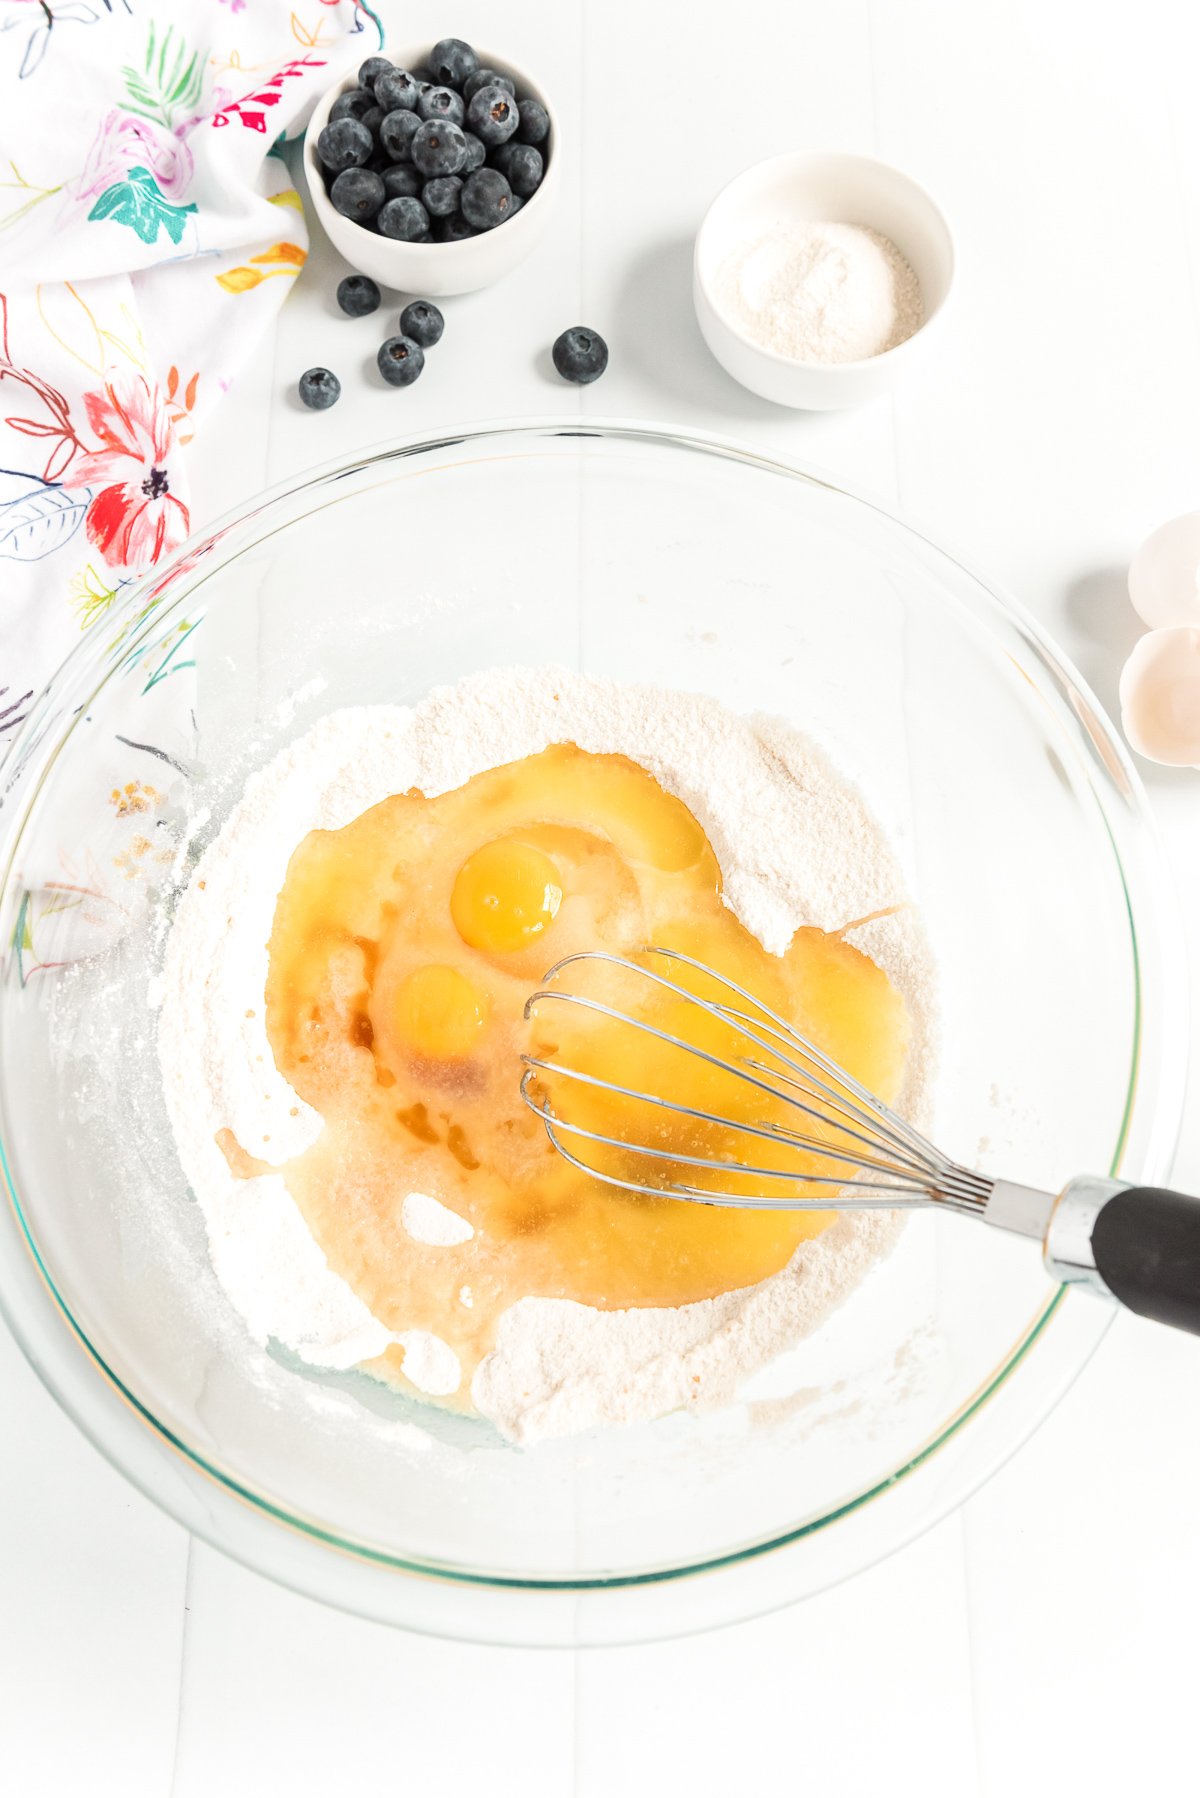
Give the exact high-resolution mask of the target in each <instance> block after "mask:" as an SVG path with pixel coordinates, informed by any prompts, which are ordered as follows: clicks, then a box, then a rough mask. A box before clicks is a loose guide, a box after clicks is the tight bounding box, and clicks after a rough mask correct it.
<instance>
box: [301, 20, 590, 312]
mask: <svg viewBox="0 0 1200 1798" xmlns="http://www.w3.org/2000/svg"><path fill="white" fill-rule="evenodd" d="M556 137H557V132H556V125H555V119H554V114H553V111H552V109H551V107H550V105H549V102H548V101H547V99H546V96H545V94H544V93H543V91H542V90H541V88H540V87H538V85H537V84H536V83H535V82H534V81H533V79H532V77H530V76H529V75H527V74H526V73H525V71H524V70H522V69H518V68H517V67H516V65H515V64H513V63H511V62H509V61H508V60H507V58H501V57H498V56H494V55H492V54H491V52H490V51H482V50H480V51H477V50H475V49H474V48H473V47H472V46H471V45H470V44H467V43H464V41H463V40H462V39H461V38H442V39H441V41H440V42H439V43H436V44H434V45H433V47H432V48H429V47H428V46H425V47H409V48H406V49H405V50H403V51H402V52H401V53H400V54H399V55H398V56H397V57H396V58H394V59H393V58H392V57H387V56H369V57H368V58H367V60H366V61H365V62H364V63H363V64H362V65H361V67H360V68H359V69H358V71H357V73H355V74H351V75H348V76H346V77H345V78H344V79H343V80H341V81H339V82H338V83H337V84H336V85H335V86H334V87H332V88H331V89H330V90H329V92H328V93H327V94H325V96H324V97H323V98H322V100H321V101H320V102H319V103H318V105H317V108H316V110H315V111H314V113H313V116H312V119H311V120H310V122H309V126H308V131H307V133H306V134H305V139H304V161H305V167H306V169H307V173H308V183H309V189H310V192H311V194H312V201H313V205H314V207H315V208H316V212H317V217H318V218H319V219H320V221H321V224H322V225H323V227H324V229H325V232H326V234H327V236H328V237H329V238H330V240H331V241H332V243H333V244H334V245H335V247H336V248H337V249H338V250H340V252H341V253H342V255H343V256H344V257H345V258H346V260H347V262H349V263H350V265H351V267H352V268H354V269H357V270H359V271H361V273H362V274H364V275H367V276H370V277H372V278H373V279H374V280H375V281H377V282H381V283H382V284H383V285H384V286H387V287H394V288H399V289H401V290H402V291H406V292H408V293H419V294H430V295H438V296H441V295H444V294H455V293H471V292H473V291H474V290H475V289H477V288H480V287H487V286H489V285H490V283H491V282H493V281H496V280H498V279H499V278H500V276H501V275H506V274H508V273H509V271H510V270H511V269H513V268H515V267H516V266H517V264H518V263H519V262H522V261H523V260H524V258H525V257H526V256H527V255H528V254H529V252H530V251H531V250H532V249H533V247H534V245H535V244H536V243H537V242H538V241H539V239H540V238H541V236H542V233H543V231H544V230H545V227H546V225H547V223H548V221H549V217H550V212H551V208H552V206H553V204H554V200H555V197H556V195H557V191H558V155H557V143H556Z"/></svg>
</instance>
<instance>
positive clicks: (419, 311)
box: [400, 300, 446, 350]
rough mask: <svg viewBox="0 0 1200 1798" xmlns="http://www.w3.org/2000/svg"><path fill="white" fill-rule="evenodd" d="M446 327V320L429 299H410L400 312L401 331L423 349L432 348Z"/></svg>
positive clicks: (402, 334)
mask: <svg viewBox="0 0 1200 1798" xmlns="http://www.w3.org/2000/svg"><path fill="white" fill-rule="evenodd" d="M445 329H446V321H445V319H444V318H443V317H442V315H441V313H440V311H439V310H438V308H437V307H436V306H435V305H433V304H432V303H431V302H430V301H429V300H410V301H409V303H408V305H407V306H406V307H405V308H404V311H403V312H402V313H401V314H400V333H401V336H403V337H411V339H412V341H413V342H414V343H419V344H420V346H421V348H422V349H423V350H431V349H432V348H433V346H434V344H435V343H437V342H439V340H440V338H441V335H442V332H443V331H444V330H445Z"/></svg>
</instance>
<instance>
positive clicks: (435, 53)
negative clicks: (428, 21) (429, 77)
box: [429, 37, 479, 88]
mask: <svg viewBox="0 0 1200 1798" xmlns="http://www.w3.org/2000/svg"><path fill="white" fill-rule="evenodd" d="M429 67H430V68H431V69H432V71H433V78H434V80H435V81H440V82H442V83H443V84H444V85H445V86H446V87H458V88H461V86H462V84H463V82H464V81H465V80H466V79H467V77H468V76H469V75H473V74H474V73H475V71H476V69H477V68H478V67H479V58H478V57H477V56H476V54H475V52H474V50H472V48H471V46H470V44H467V43H464V42H463V40H462V38H460V37H444V38H442V39H441V40H440V41H439V42H438V43H436V44H435V45H434V46H433V49H432V50H431V51H430V52H429Z"/></svg>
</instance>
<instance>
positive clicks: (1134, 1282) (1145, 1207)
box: [1092, 1186, 1200, 1336]
mask: <svg viewBox="0 0 1200 1798" xmlns="http://www.w3.org/2000/svg"><path fill="white" fill-rule="evenodd" d="M1092 1253H1093V1255H1094V1256H1095V1258H1096V1271H1097V1272H1098V1273H1099V1275H1100V1277H1101V1279H1102V1280H1103V1281H1104V1283H1105V1285H1106V1286H1107V1287H1108V1289H1109V1291H1110V1292H1111V1293H1112V1294H1113V1296H1114V1297H1115V1298H1118V1299H1120V1301H1121V1303H1122V1304H1123V1305H1127V1306H1128V1307H1129V1309H1130V1310H1131V1311H1137V1312H1138V1313H1139V1314H1140V1315H1141V1316H1142V1317H1150V1318H1153V1319H1154V1321H1155V1323H1160V1324H1173V1325H1174V1327H1175V1328H1176V1329H1177V1330H1190V1331H1191V1332H1192V1334H1193V1335H1196V1336H1200V1199H1189V1198H1188V1197H1187V1196H1186V1195H1185V1194H1184V1193H1181V1192H1167V1191H1165V1190H1164V1189H1163V1188H1162V1187H1159V1186H1129V1187H1126V1188H1125V1190H1124V1191H1123V1192H1118V1193H1116V1194H1115V1195H1114V1196H1113V1197H1112V1198H1111V1199H1109V1201H1108V1203H1107V1204H1106V1205H1104V1206H1102V1207H1101V1210H1100V1213H1099V1216H1098V1217H1097V1218H1096V1221H1095V1223H1094V1224H1093V1226H1092Z"/></svg>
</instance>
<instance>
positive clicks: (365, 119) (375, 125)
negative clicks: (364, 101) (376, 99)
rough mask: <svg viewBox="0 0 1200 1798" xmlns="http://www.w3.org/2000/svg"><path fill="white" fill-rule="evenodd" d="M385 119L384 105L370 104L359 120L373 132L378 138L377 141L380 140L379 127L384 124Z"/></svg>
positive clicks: (374, 136)
mask: <svg viewBox="0 0 1200 1798" xmlns="http://www.w3.org/2000/svg"><path fill="white" fill-rule="evenodd" d="M383 120H384V111H383V107H382V106H370V107H368V108H367V110H366V112H364V113H363V115H362V118H361V119H360V120H359V123H360V124H361V125H365V126H366V128H367V130H368V131H369V132H370V133H371V136H372V137H373V138H374V139H375V140H376V142H378V141H379V127H380V126H381V125H382V124H383Z"/></svg>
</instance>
